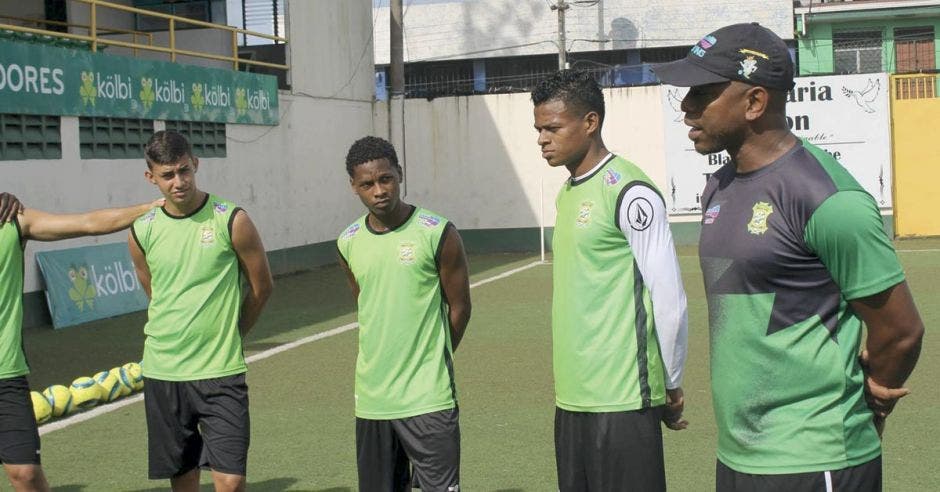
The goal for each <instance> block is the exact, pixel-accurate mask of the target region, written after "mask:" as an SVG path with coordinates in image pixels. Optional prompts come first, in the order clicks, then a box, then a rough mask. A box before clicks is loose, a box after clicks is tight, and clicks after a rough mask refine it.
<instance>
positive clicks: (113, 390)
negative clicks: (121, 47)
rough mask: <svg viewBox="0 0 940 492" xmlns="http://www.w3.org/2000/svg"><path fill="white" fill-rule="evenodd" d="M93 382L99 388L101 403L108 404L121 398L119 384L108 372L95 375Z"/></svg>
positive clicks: (115, 377)
mask: <svg viewBox="0 0 940 492" xmlns="http://www.w3.org/2000/svg"><path fill="white" fill-rule="evenodd" d="M94 379H95V382H96V383H98V386H100V387H101V401H102V402H108V401H114V400H117V399H118V398H120V397H121V396H122V394H121V382H120V381H118V378H117V376H115V375H114V374H111V373H110V372H108V371H101V372H99V373H98V374H95V378H94Z"/></svg>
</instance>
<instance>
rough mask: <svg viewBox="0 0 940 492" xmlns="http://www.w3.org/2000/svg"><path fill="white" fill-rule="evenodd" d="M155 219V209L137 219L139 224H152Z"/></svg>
mask: <svg viewBox="0 0 940 492" xmlns="http://www.w3.org/2000/svg"><path fill="white" fill-rule="evenodd" d="M156 217H157V209H155V208H154V209H151V210H150V211H149V212H147V213H146V214H144V216H143V217H141V218H139V219H137V220H139V221H141V222H153V219H155V218H156Z"/></svg>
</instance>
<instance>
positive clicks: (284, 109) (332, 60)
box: [0, 0, 374, 326]
mask: <svg viewBox="0 0 940 492" xmlns="http://www.w3.org/2000/svg"><path fill="white" fill-rule="evenodd" d="M314 4H315V5H314ZM290 13H291V22H290V25H289V29H290V36H289V37H290V40H291V44H292V46H293V48H294V51H293V53H302V56H292V57H291V58H290V64H291V69H292V70H291V73H290V76H291V80H292V91H281V92H280V94H279V108H280V124H279V125H278V126H252V125H227V126H226V137H227V142H226V147H227V157H225V158H206V159H202V160H201V165H200V168H199V173H198V183H199V186H200V188H202V189H204V190H206V191H209V192H212V193H216V194H218V195H221V196H224V197H226V198H228V199H230V200H232V201H234V202H236V203H237V204H239V205H240V206H242V207H243V208H245V210H247V211H248V213H249V215H250V216H251V217H252V220H253V221H254V222H255V224H256V225H257V227H258V229H259V231H260V233H261V235H262V237H263V239H264V242H265V247H266V249H268V250H269V251H270V258H271V261H272V267H273V268H274V269H275V271H276V272H277V273H286V272H290V271H296V270H300V269H304V268H310V267H312V266H315V265H316V264H323V263H326V262H331V261H333V259H334V258H335V253H334V251H335V247H333V246H332V243H331V241H332V239H333V238H335V236H336V235H337V234H338V232H339V231H340V230H341V229H342V227H344V226H345V225H346V224H348V223H349V222H350V221H352V220H353V218H354V217H355V216H356V215H357V214H358V213H360V211H359V209H360V208H361V205H360V204H359V202H358V200H356V199H355V198H354V197H353V195H352V194H351V192H350V191H349V188H348V186H347V184H346V183H347V180H346V177H345V176H346V173H345V167H344V165H343V162H344V158H345V152H346V149H347V148H348V147H349V145H350V144H351V143H352V142H353V141H354V140H355V139H356V138H359V137H360V136H362V135H366V134H371V133H374V130H373V127H372V121H373V117H372V114H373V108H372V99H373V98H372V95H373V87H374V82H373V73H372V69H371V60H372V50H371V47H372V44H371V36H372V34H371V31H372V16H371V5H370V4H369V2H366V1H357V2H348V1H345V0H330V1H322V2H307V1H293V2H290ZM162 128H163V122H159V121H158V122H156V125H155V129H158V130H159V129H162ZM61 138H62V158H61V159H56V160H26V161H3V162H0V169H2V172H3V186H2V189H3V190H4V191H12V192H14V193H15V194H17V195H18V196H19V197H20V198H21V199H22V200H23V201H24V202H25V203H26V204H27V206H29V207H33V208H38V209H41V210H47V211H50V212H59V213H67V212H77V211H83V210H89V209H95V208H102V207H119V206H125V205H130V204H133V203H140V202H143V201H147V200H152V199H154V198H157V197H158V196H159V192H158V190H157V189H156V188H155V187H154V186H153V185H151V184H150V183H149V182H147V181H146V180H145V178H144V176H143V173H144V170H145V169H146V164H145V162H144V160H143V158H140V159H81V158H80V157H79V132H78V118H77V117H62V119H61ZM126 238H127V233H126V232H124V233H117V234H111V235H107V236H100V237H95V238H79V239H72V240H66V241H59V242H54V243H40V242H34V241H31V242H30V243H29V246H28V247H27V249H26V258H25V263H26V271H25V275H26V278H25V285H24V290H25V292H26V295H25V296H24V307H25V313H24V314H25V316H24V326H34V325H37V324H45V323H47V322H48V314H47V311H46V309H45V299H44V298H43V293H42V290H41V289H42V288H43V285H42V279H41V276H40V273H39V270H38V267H37V265H36V261H35V253H36V252H37V251H42V250H49V249H64V248H73V247H78V246H87V245H93V244H103V243H111V242H119V241H125V240H126Z"/></svg>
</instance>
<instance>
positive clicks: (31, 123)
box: [0, 114, 62, 161]
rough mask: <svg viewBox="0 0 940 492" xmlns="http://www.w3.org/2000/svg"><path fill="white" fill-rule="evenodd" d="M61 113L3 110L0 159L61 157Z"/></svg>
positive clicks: (0, 116) (0, 119)
mask: <svg viewBox="0 0 940 492" xmlns="http://www.w3.org/2000/svg"><path fill="white" fill-rule="evenodd" d="M60 121H61V120H60V118H59V117H58V116H41V115H32V114H0V160H3V161H13V160H24V159H61V158H62V135H61V132H60V131H59V127H60Z"/></svg>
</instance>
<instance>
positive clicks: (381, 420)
mask: <svg viewBox="0 0 940 492" xmlns="http://www.w3.org/2000/svg"><path fill="white" fill-rule="evenodd" d="M346 171H347V173H349V183H350V185H351V186H352V191H353V193H355V194H356V195H357V196H358V197H359V199H360V200H361V201H362V204H363V205H365V207H366V209H367V210H368V213H367V214H366V215H364V216H362V217H360V218H359V219H358V220H356V221H355V222H353V223H352V224H351V225H350V226H349V227H347V228H346V230H345V231H343V233H342V234H341V235H340V237H339V239H338V241H337V246H338V249H339V254H340V265H341V266H342V267H343V269H344V270H345V271H346V274H347V278H348V280H349V285H350V288H351V289H352V291H353V295H354V296H355V297H356V301H357V305H358V313H359V356H358V358H357V360H356V393H355V399H356V451H357V453H356V454H357V462H358V469H359V490H361V491H363V492H371V491H376V490H387V491H396V492H403V491H406V490H409V489H410V488H411V487H415V488H421V489H422V490H423V491H425V492H430V491H434V492H457V491H459V489H460V485H459V481H460V427H459V425H458V409H457V393H456V387H455V385H454V365H453V352H454V350H456V349H457V345H458V344H459V343H460V340H461V339H462V338H463V334H464V331H465V330H466V328H467V323H468V322H469V320H470V282H469V278H468V273H467V258H466V254H465V253H464V249H463V243H462V242H461V240H460V235H459V234H458V233H457V228H456V227H454V225H453V224H452V223H451V222H450V221H448V220H447V219H445V218H444V217H442V216H440V215H438V214H436V213H434V212H431V211H429V210H426V209H423V208H420V207H416V206H414V205H409V204H407V203H405V202H403V201H401V199H400V196H399V194H400V189H399V185H400V183H401V180H402V170H401V167H400V166H399V164H398V157H397V155H396V153H395V149H394V148H393V147H392V145H391V144H390V143H388V142H387V141H385V140H383V139H381V138H377V137H365V138H362V139H359V140H357V141H356V142H355V143H353V145H352V147H350V149H349V153H348V154H347V156H346ZM409 462H410V464H411V471H409Z"/></svg>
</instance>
